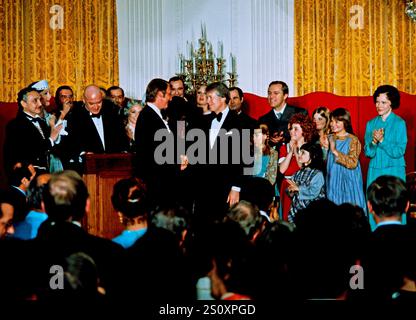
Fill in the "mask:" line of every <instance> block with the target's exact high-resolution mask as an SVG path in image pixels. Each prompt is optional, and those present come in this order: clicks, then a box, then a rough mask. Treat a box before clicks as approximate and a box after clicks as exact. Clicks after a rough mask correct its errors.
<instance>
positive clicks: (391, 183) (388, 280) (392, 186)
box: [362, 176, 416, 301]
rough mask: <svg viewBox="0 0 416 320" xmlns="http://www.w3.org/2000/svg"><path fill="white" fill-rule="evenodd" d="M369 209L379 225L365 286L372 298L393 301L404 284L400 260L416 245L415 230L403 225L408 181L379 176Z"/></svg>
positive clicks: (367, 257)
mask: <svg viewBox="0 0 416 320" xmlns="http://www.w3.org/2000/svg"><path fill="white" fill-rule="evenodd" d="M367 199H368V202H367V204H368V210H369V211H370V213H371V214H372V215H373V217H374V220H375V222H376V224H377V227H376V229H375V230H374V231H373V233H372V234H371V236H370V239H369V243H368V245H367V247H366V254H365V257H364V259H363V264H362V265H363V268H364V271H365V276H364V279H365V287H364V288H365V289H366V291H367V292H368V294H369V295H370V298H373V299H377V300H378V301H380V300H381V299H383V300H390V299H391V298H392V294H393V293H394V292H397V291H398V290H399V289H400V287H401V286H402V285H403V278H404V271H405V270H403V269H402V267H403V265H402V264H401V263H400V262H401V261H403V260H404V259H405V257H406V255H411V254H412V252H411V250H410V251H409V248H414V247H415V244H416V243H415V237H414V232H412V230H410V229H409V228H408V227H407V226H406V225H403V224H402V215H403V214H405V213H406V211H407V210H408V208H409V194H408V192H407V190H406V185H405V183H404V182H403V181H402V180H401V179H399V178H397V177H393V176H381V177H378V178H377V179H376V180H374V182H373V183H372V184H371V185H370V186H369V187H368V189H367Z"/></svg>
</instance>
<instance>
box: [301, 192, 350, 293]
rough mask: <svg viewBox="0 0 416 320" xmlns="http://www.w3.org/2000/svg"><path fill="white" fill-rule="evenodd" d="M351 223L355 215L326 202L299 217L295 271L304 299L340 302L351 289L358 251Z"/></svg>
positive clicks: (313, 204)
mask: <svg viewBox="0 0 416 320" xmlns="http://www.w3.org/2000/svg"><path fill="white" fill-rule="evenodd" d="M351 220H352V218H351V215H349V214H347V213H346V211H344V210H340V209H339V207H338V206H337V205H335V204H334V203H333V202H331V201H329V200H326V199H324V200H317V201H314V202H312V203H311V204H310V205H309V206H308V207H307V208H306V209H304V210H301V211H299V212H298V213H297V215H296V218H295V222H296V231H295V236H296V241H295V246H296V248H295V250H294V251H295V252H297V255H296V256H294V270H295V281H296V283H297V290H298V291H299V293H300V294H301V295H303V298H336V297H339V296H340V295H341V294H343V293H344V292H345V291H346V290H347V289H348V283H349V282H348V281H349V279H350V274H349V270H350V267H351V266H352V265H354V264H355V251H356V250H357V248H356V246H355V245H356V242H354V241H351V239H353V231H352V222H351ZM334 243H336V250H334Z"/></svg>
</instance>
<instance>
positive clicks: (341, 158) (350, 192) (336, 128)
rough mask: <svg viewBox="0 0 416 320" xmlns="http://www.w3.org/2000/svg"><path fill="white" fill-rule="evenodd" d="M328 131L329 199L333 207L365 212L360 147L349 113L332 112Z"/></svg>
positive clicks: (327, 179)
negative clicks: (347, 206)
mask: <svg viewBox="0 0 416 320" xmlns="http://www.w3.org/2000/svg"><path fill="white" fill-rule="evenodd" d="M330 125H331V131H332V134H330V135H329V137H328V140H329V152H328V159H327V167H326V168H327V174H326V187H327V189H326V190H327V196H328V199H329V200H331V201H333V202H334V203H335V204H338V205H340V204H342V203H351V204H355V205H358V206H360V207H361V208H363V210H364V211H365V212H367V206H366V201H365V197H364V191H363V178H362V174H361V167H360V162H359V156H360V152H361V144H360V141H359V140H358V138H357V137H356V136H355V135H353V130H352V126H351V116H350V113H349V111H348V110H346V109H344V108H338V109H335V110H334V111H332V112H331V122H330Z"/></svg>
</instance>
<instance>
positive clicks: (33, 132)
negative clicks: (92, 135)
mask: <svg viewBox="0 0 416 320" xmlns="http://www.w3.org/2000/svg"><path fill="white" fill-rule="evenodd" d="M17 102H18V105H19V111H18V113H17V116H16V118H15V119H13V120H11V121H10V122H9V123H8V124H7V127H6V138H5V142H4V163H5V170H6V172H7V173H8V175H9V176H10V174H11V172H12V171H13V169H14V168H16V167H18V166H21V167H27V166H28V165H30V164H31V165H33V166H34V167H37V168H41V169H44V170H49V153H50V152H51V150H52V149H53V148H54V147H55V141H56V139H57V138H58V136H59V132H60V130H61V129H62V125H59V126H52V129H51V128H49V127H48V125H47V124H46V122H45V120H44V119H43V118H42V117H41V114H42V113H43V107H42V104H41V102H40V94H39V93H38V92H37V91H36V89H34V88H24V89H22V90H21V91H20V92H19V94H18V98H17Z"/></svg>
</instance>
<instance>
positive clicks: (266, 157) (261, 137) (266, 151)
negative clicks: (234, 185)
mask: <svg viewBox="0 0 416 320" xmlns="http://www.w3.org/2000/svg"><path fill="white" fill-rule="evenodd" d="M254 147H255V148H256V151H260V150H261V152H255V153H254V155H255V162H254V176H256V177H261V178H265V179H267V180H268V181H269V182H270V184H271V185H272V186H274V185H275V183H276V176H277V161H278V159H279V153H278V152H277V151H276V150H275V149H273V148H271V147H270V146H269V128H268V127H267V125H265V124H261V125H260V126H259V129H255V132H254ZM257 149H259V150H257ZM260 156H261V157H260Z"/></svg>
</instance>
